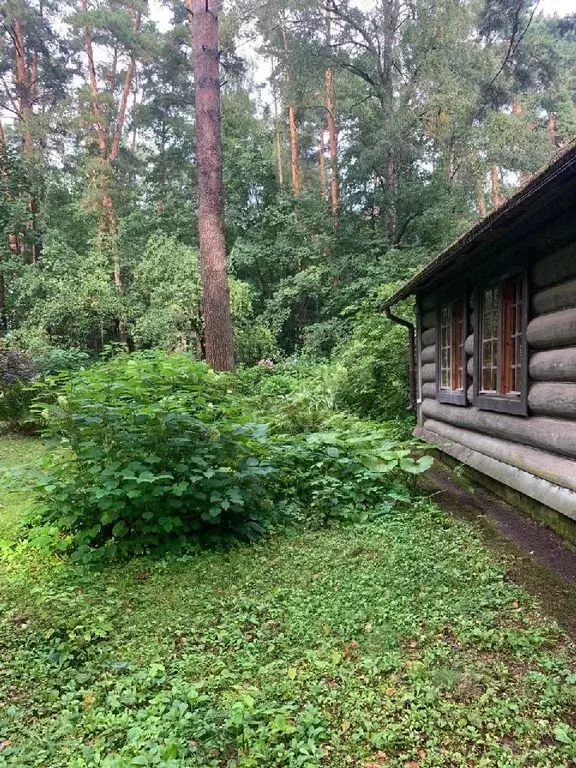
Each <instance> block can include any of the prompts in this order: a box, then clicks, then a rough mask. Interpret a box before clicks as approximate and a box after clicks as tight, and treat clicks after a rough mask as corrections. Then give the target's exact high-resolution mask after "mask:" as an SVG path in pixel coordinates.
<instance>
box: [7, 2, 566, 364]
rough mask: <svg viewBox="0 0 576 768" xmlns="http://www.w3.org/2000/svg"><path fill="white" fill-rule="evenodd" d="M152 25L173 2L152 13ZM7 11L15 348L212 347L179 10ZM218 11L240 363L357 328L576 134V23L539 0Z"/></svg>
mask: <svg viewBox="0 0 576 768" xmlns="http://www.w3.org/2000/svg"><path fill="white" fill-rule="evenodd" d="M153 10H154V14H153V15H154V18H157V16H158V6H154V9H153ZM163 13H164V14H165V15H166V18H168V17H169V16H170V17H171V18H170V23H169V24H167V25H165V26H166V29H160V28H159V26H158V24H157V23H156V22H155V21H154V20H153V18H152V15H151V8H150V6H149V5H148V3H146V2H144V0H138V2H135V0H130V2H126V0H82V2H81V3H80V4H71V3H69V2H67V0H30V2H23V0H7V2H6V3H5V4H4V6H3V9H2V11H0V14H1V21H2V27H1V30H0V109H1V115H2V119H1V122H2V132H1V133H0V187H1V188H0V193H1V194H0V229H1V233H0V321H1V328H2V333H3V334H4V336H5V343H7V344H12V345H20V346H24V347H27V346H30V345H31V344H39V343H44V344H46V345H48V346H56V347H63V348H76V347H79V348H82V349H84V350H86V351H88V352H90V353H93V354H97V353H99V352H100V351H101V350H102V349H103V348H104V347H105V346H106V345H108V344H110V343H112V342H122V343H124V344H125V345H127V346H128V348H129V349H137V348H140V349H143V348H144V349H145V348H149V347H158V346H159V347H162V348H166V349H177V350H178V349H180V350H187V351H190V352H192V353H193V354H195V355H197V356H199V357H202V356H203V354H204V348H205V347H204V341H205V329H204V316H203V311H202V283H201V280H200V276H199V268H198V253H199V216H198V207H197V202H196V200H197V187H198V172H197V168H198V166H197V158H198V156H199V153H198V148H197V146H196V113H195V95H194V76H193V61H192V58H193V57H192V39H191V34H190V26H189V17H188V14H187V9H186V4H185V3H184V2H173V3H171V4H170V5H169V6H167V7H164V10H163ZM219 16H220V19H219V21H220V51H219V65H220V76H221V112H222V150H223V179H224V192H225V241H226V242H225V247H226V253H227V259H228V269H229V279H230V286H231V296H232V300H231V304H232V308H231V311H232V320H233V325H234V330H235V338H236V357H237V359H238V361H239V362H245V363H254V362H256V361H257V360H259V359H260V358H266V357H270V356H278V355H283V354H284V355H288V354H291V353H293V352H296V351H302V350H304V351H306V352H308V353H309V354H311V355H315V356H317V357H326V356H328V355H329V354H330V353H331V351H332V349H333V348H334V347H335V346H336V345H338V344H340V343H341V342H343V341H344V340H346V339H348V338H351V337H352V335H353V333H354V318H355V317H357V315H358V313H359V312H361V310H362V307H363V305H364V306H365V305H366V302H370V299H372V298H374V297H377V296H379V295H381V293H382V291H383V290H386V288H385V286H387V285H389V284H391V283H394V282H396V281H399V280H403V279H405V278H406V277H408V276H409V275H410V274H411V273H412V272H413V271H414V270H415V269H417V268H418V267H420V266H421V265H423V264H424V263H425V262H426V261H427V260H428V259H430V258H431V257H432V256H433V255H434V254H435V252H437V251H438V249H440V248H441V247H443V246H444V245H446V244H447V243H448V242H450V241H451V240H452V239H454V238H455V237H456V236H458V235H459V234H460V233H461V232H462V231H463V230H464V229H465V228H466V227H468V226H469V225H470V224H472V223H473V222H474V221H475V220H476V219H477V218H479V217H481V216H483V215H485V214H486V213H487V212H489V211H490V209H491V208H492V207H494V206H496V205H498V204H499V203H500V202H501V201H502V199H503V198H504V197H505V196H506V195H507V194H509V193H510V192H511V191H513V189H514V188H516V187H517V186H518V185H519V184H521V183H522V182H523V181H524V180H525V179H526V178H527V176H528V175H529V174H531V173H532V172H534V171H535V170H537V169H538V168H539V167H540V166H541V165H542V164H544V163H545V162H546V161H548V160H549V158H550V157H551V156H552V155H553V154H554V153H555V152H556V151H557V150H558V149H559V148H561V147H562V146H563V145H564V144H566V143H567V142H568V141H569V140H570V139H571V138H573V137H574V136H575V135H576V104H575V93H576V88H575V85H576V16H575V15H572V16H566V17H564V18H559V17H549V16H544V15H542V13H540V12H539V11H538V9H537V6H536V5H534V3H532V2H531V0H514V2H509V1H508V0H506V1H504V0H434V2H432V1H431V0H410V2H403V1H402V0H378V1H377V2H374V3H372V4H371V5H370V7H368V8H366V9H363V10H362V9H360V8H358V7H357V4H356V3H353V2H351V0H322V1H320V0H307V2H303V1H302V0H288V2H284V1H283V2H279V0H266V2H264V3H262V2H261V1H260V0H259V2H253V0H242V1H241V2H236V3H228V6H227V5H226V4H225V5H224V8H223V9H222V12H221V13H220V14H219Z"/></svg>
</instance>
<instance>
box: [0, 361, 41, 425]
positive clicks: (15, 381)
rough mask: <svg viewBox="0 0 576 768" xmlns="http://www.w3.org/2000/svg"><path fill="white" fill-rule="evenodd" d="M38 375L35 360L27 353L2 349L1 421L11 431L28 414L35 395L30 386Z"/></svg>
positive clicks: (0, 373)
mask: <svg viewBox="0 0 576 768" xmlns="http://www.w3.org/2000/svg"><path fill="white" fill-rule="evenodd" d="M36 374H37V367H36V365H35V363H34V360H33V359H32V358H31V357H30V355H27V354H26V353H25V352H19V351H18V350H15V349H0V421H4V422H7V424H8V426H9V428H10V429H14V428H15V427H17V426H18V424H19V422H20V421H21V420H22V419H23V417H24V416H25V415H26V414H27V412H28V408H29V406H30V403H31V401H32V399H33V394H32V393H31V391H30V390H29V388H28V387H29V384H30V382H31V381H32V380H33V379H34V377H35V376H36Z"/></svg>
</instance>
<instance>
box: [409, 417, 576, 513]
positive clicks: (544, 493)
mask: <svg viewBox="0 0 576 768" xmlns="http://www.w3.org/2000/svg"><path fill="white" fill-rule="evenodd" d="M416 434H417V435H418V437H421V438H422V439H423V440H426V441H427V442H429V443H432V444H433V445H437V446H438V447H439V448H440V450H442V451H443V452H444V453H447V454H448V455H449V456H452V457H453V458H454V459H456V460H457V461H460V462H462V463H463V464H466V465H467V466H469V467H472V469H475V470H476V471H477V472H481V473H483V474H484V475H487V476H488V477H491V478H493V479H494V480H497V481H498V482H499V483H503V484H504V485H507V486H509V487H510V488H514V490H516V491H519V492H520V493H523V494H524V495H525V496H528V497H530V498H532V499H535V500H536V501H539V502H540V503H541V504H544V505H545V506H547V507H550V509H554V510H556V512H560V513H561V514H563V515H566V517H569V518H571V519H572V520H574V519H576V493H574V491H571V490H570V489H568V488H562V487H560V486H558V485H556V484H555V483H550V482H548V481H547V480H543V479H542V478H540V477H535V476H534V475H532V474H530V473H529V472H525V471H524V470H522V469H517V468H516V467H512V466H511V465H510V464H506V463H505V462H503V461H498V460H497V459H493V458H492V457H490V456H486V455H485V454H483V453H479V452H478V451H474V450H472V449H471V448H466V447H465V446H463V445H460V443H456V442H453V441H452V440H448V439H447V438H445V437H444V438H443V437H439V436H438V435H436V434H435V433H434V432H430V431H429V430H427V429H422V428H420V429H417V430H416Z"/></svg>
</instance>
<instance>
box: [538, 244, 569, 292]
mask: <svg viewBox="0 0 576 768" xmlns="http://www.w3.org/2000/svg"><path fill="white" fill-rule="evenodd" d="M574 277H576V243H570V244H569V245H567V246H565V247H564V248H561V249H560V250H559V251H555V252H554V253H551V254H549V255H548V256H545V257H544V258H543V259H540V261H537V262H536V264H534V267H533V268H532V284H533V285H534V287H535V288H549V287H550V286H551V285H555V284H556V283H562V282H565V281H566V280H571V279H572V278H574Z"/></svg>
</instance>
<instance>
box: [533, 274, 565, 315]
mask: <svg viewBox="0 0 576 768" xmlns="http://www.w3.org/2000/svg"><path fill="white" fill-rule="evenodd" d="M570 307H576V280H569V281H568V282H567V283H560V284H559V285H554V286H552V288H547V289H546V290H545V291H540V292H539V293H535V294H534V296H533V297H532V310H533V312H534V314H535V315H544V314H546V313H548V312H558V311H559V310H561V309H570Z"/></svg>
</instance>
